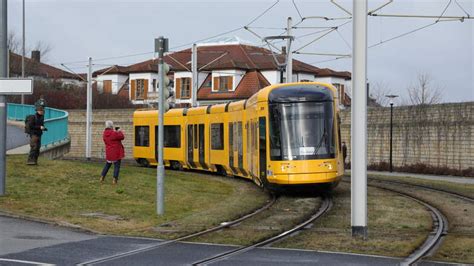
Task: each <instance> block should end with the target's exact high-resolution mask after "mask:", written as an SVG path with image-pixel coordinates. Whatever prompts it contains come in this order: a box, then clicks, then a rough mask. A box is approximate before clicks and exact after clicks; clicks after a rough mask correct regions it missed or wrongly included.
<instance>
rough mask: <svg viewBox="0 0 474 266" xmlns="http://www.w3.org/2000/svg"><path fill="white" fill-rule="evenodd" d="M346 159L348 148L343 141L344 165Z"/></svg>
mask: <svg viewBox="0 0 474 266" xmlns="http://www.w3.org/2000/svg"><path fill="white" fill-rule="evenodd" d="M346 157H347V146H346V142H345V141H343V142H342V159H343V162H344V165H345V164H346Z"/></svg>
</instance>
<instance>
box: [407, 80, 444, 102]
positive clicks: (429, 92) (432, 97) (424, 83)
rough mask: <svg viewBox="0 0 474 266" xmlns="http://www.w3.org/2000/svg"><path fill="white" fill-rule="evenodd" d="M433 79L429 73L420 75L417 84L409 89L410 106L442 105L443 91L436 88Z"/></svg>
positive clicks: (408, 100)
mask: <svg viewBox="0 0 474 266" xmlns="http://www.w3.org/2000/svg"><path fill="white" fill-rule="evenodd" d="M432 83H433V78H432V77H431V76H430V75H429V74H428V73H420V74H418V78H417V84H416V85H412V86H410V87H408V89H407V91H408V99H406V102H407V103H408V104H410V105H429V104H436V103H440V102H441V100H442V97H443V94H442V92H441V89H440V88H439V87H434V85H433V84H432Z"/></svg>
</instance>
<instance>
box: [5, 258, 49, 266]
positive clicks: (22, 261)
mask: <svg viewBox="0 0 474 266" xmlns="http://www.w3.org/2000/svg"><path fill="white" fill-rule="evenodd" d="M0 261H8V262H18V263H24V264H34V265H45V266H51V265H54V264H49V263H43V262H36V261H27V260H12V259H2V258H0Z"/></svg>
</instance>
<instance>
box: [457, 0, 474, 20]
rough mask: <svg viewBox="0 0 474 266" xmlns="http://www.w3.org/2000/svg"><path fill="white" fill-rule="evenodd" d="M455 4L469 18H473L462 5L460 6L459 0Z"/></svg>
mask: <svg viewBox="0 0 474 266" xmlns="http://www.w3.org/2000/svg"><path fill="white" fill-rule="evenodd" d="M454 2H455V3H456V5H457V6H458V7H459V8H460V9H461V10H462V11H463V12H464V14H466V16H467V17H471V15H469V13H467V11H466V10H465V9H464V8H463V7H462V6H461V4H459V2H458V0H454Z"/></svg>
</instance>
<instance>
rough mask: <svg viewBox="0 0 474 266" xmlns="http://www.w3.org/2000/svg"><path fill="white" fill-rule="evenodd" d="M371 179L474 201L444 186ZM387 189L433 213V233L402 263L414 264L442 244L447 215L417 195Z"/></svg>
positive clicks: (446, 230)
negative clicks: (437, 186)
mask: <svg viewBox="0 0 474 266" xmlns="http://www.w3.org/2000/svg"><path fill="white" fill-rule="evenodd" d="M369 181H371V182H378V183H385V184H390V185H393V186H404V187H414V188H418V189H422V190H425V191H431V192H438V193H443V194H445V195H449V196H452V197H455V198H458V199H461V200H464V201H468V202H471V203H474V197H469V196H467V195H463V194H460V193H457V192H454V191H449V190H446V189H442V188H434V187H431V186H426V185H419V184H413V183H408V182H401V181H393V180H380V179H376V178H369ZM370 185H371V186H374V187H378V186H376V185H373V184H370ZM383 189H386V190H390V191H393V192H395V193H398V194H402V195H403V196H405V197H409V198H411V199H413V200H415V201H417V202H419V203H420V204H422V205H424V206H426V208H428V209H429V210H430V212H431V214H432V218H433V224H434V230H433V232H432V234H431V235H430V236H429V237H428V238H427V239H426V241H425V242H424V243H423V244H422V245H421V246H420V247H419V248H417V249H416V250H415V251H414V252H413V253H412V254H410V256H408V257H407V258H406V259H405V260H404V261H403V262H402V263H401V264H402V265H412V264H414V263H416V262H417V261H419V260H421V259H422V258H423V257H424V256H426V255H428V254H430V253H434V252H435V251H436V250H437V248H438V247H439V245H440V244H441V242H442V240H443V238H444V237H445V236H446V234H447V233H448V221H447V218H446V216H444V215H443V214H442V213H441V211H439V210H438V209H437V208H435V207H433V206H432V205H430V204H429V203H427V202H424V201H422V200H420V199H418V198H416V197H413V196H412V195H409V194H407V193H404V192H400V191H399V190H394V189H387V188H383Z"/></svg>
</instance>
